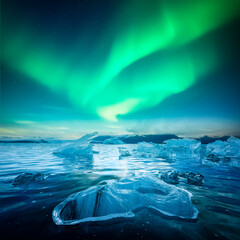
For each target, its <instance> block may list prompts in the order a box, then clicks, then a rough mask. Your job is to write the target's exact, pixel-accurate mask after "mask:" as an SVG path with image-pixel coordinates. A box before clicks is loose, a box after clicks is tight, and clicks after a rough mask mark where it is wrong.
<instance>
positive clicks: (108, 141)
mask: <svg viewBox="0 0 240 240" xmlns="http://www.w3.org/2000/svg"><path fill="white" fill-rule="evenodd" d="M103 144H124V142H123V141H122V140H120V139H119V138H117V137H113V138H108V139H106V140H104V141H103Z"/></svg>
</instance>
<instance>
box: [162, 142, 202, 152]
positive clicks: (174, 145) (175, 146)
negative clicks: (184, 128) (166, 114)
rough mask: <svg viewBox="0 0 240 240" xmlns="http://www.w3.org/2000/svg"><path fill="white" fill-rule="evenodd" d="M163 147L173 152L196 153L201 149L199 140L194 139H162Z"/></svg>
mask: <svg viewBox="0 0 240 240" xmlns="http://www.w3.org/2000/svg"><path fill="white" fill-rule="evenodd" d="M164 143H165V147H166V148H167V149H169V150H171V151H173V152H174V153H190V154H193V153H195V154H197V153H199V151H200V149H201V142H200V141H198V140H195V139H188V138H183V139H169V140H166V141H164Z"/></svg>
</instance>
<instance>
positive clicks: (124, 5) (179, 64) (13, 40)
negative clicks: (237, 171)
mask: <svg viewBox="0 0 240 240" xmlns="http://www.w3.org/2000/svg"><path fill="white" fill-rule="evenodd" d="M160 2H161V4H159V3H160ZM188 3H189V5H188ZM190 3H191V4H190ZM203 3H204V4H203ZM195 4H196V6H197V4H199V5H200V7H198V8H197V7H196V6H195ZM201 4H202V5H201ZM208 4H209V3H208V2H207V1H202V2H201V1H198V0H192V1H190V0H189V1H172V2H171V3H168V2H167V1H154V0H151V1H145V0H142V1H140V2H139V4H136V1H134V0H132V1H130V2H128V1H105V0H103V1H75V0H71V1H63V0H58V1H30V0H23V1H17V0H15V1H14V0H3V1H2V9H1V29H2V44H1V52H2V54H1V112H0V114H1V116H0V124H1V126H0V135H1V136H44V137H46V136H57V137H63V138H75V137H78V136H79V135H81V134H83V133H85V132H89V131H99V132H102V133H114V134H115V133H116V134H122V133H129V132H130V133H132V132H133V133H138V134H139V133H175V134H180V135H183V136H196V135H205V134H208V135H228V134H234V135H239V134H240V107H239V106H240V94H239V93H240V68H239V66H240V47H239V42H240V17H239V13H236V12H235V11H234V8H236V6H239V4H238V3H237V1H235V0H232V1H224V0H221V1H220V3H219V5H220V7H218V8H217V7H216V9H215V7H214V6H209V9H211V11H210V10H209V15H207V14H206V18H207V17H208V18H209V23H208V20H207V19H206V18H203V19H201V15H203V17H205V15H204V14H202V13H204V11H206V9H204V8H206V7H208ZM155 5H156V7H155ZM225 5H226V8H225V9H226V10H225V11H224V6H225ZM231 5H232V6H231ZM156 8H157V9H159V11H156V10H155V9H156ZM221 8H222V9H221ZM166 9H167V10H166ZM189 10H192V12H190V11H189ZM194 11H196V12H197V13H198V15H197V16H196V19H195V18H193V17H194V14H193V13H194ZM226 12H227V13H226ZM181 14H182V15H181ZM166 16H167V18H166ZM179 16H183V17H182V18H184V20H182V19H178V18H177V20H176V19H175V18H176V17H179ZM166 19H167V20H166ZM169 19H170V20H169ZM175 20H176V21H175ZM167 21H168V22H167ZM169 22H170V23H171V29H173V31H174V33H173V35H171V36H170V35H169V34H170V33H169V29H170V27H169ZM203 22H204V23H203ZM212 22H214V24H212ZM166 26H168V29H167V31H166V29H165V27H166ZM158 29H159V32H158V31H157V30H158ZM196 29H200V30H199V31H198V32H197V31H195V30H196ZM185 35H186V37H185ZM162 39H166V40H164V41H165V42H163V40H162ZM160 41H162V43H161V44H160ZM189 64H190V65H189ZM188 67H189V69H188Z"/></svg>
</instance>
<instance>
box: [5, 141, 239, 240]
mask: <svg viewBox="0 0 240 240" xmlns="http://www.w3.org/2000/svg"><path fill="white" fill-rule="evenodd" d="M59 146H60V144H47V143H41V144H39V143H38V144H35V143H29V144H13V143H8V144H0V184H1V187H0V206H1V208H0V229H1V232H3V235H4V236H6V239H33V238H34V239H66V238H72V239H79V238H80V239H124V238H127V239H130V238H131V239H156V238H157V239H238V238H239V237H240V233H239V231H240V230H239V225H240V224H239V223H240V170H239V169H237V168H230V167H227V166H222V167H219V166H213V167H209V166H205V165H203V164H202V161H201V158H200V157H199V156H189V155H183V156H182V157H177V158H173V159H149V158H137V157H126V158H123V159H121V160H119V152H118V147H119V145H102V144H96V145H95V146H94V150H95V151H98V152H99V153H97V154H94V158H93V160H84V159H66V158H60V157H58V156H55V155H53V154H52V152H53V151H54V150H55V149H56V148H58V147H59ZM121 146H122V145H121ZM124 146H125V147H127V148H128V149H129V150H133V149H135V148H136V145H135V144H132V145H127V144H126V145H124ZM171 169H175V170H178V171H192V172H199V173H200V174H202V175H204V177H205V182H204V184H203V186H192V185H188V184H186V183H180V184H179V185H178V187H182V188H184V189H186V190H188V191H189V192H191V193H192V194H193V198H192V202H193V204H194V205H195V206H196V207H197V208H198V210H199V217H198V221H197V222H186V221H180V220H174V219H167V218H164V217H161V216H156V215H153V214H152V213H151V212H149V211H147V210H143V211H141V212H139V213H137V215H136V217H135V218H134V219H132V220H131V221H118V222H114V223H106V224H101V225H86V226H72V227H71V226H68V227H66V226H56V225H55V224H54V223H53V221H52V216H51V214H52V210H53V208H54V207H55V206H56V205H58V204H59V203H60V202H61V201H63V200H64V199H66V198H67V197H68V196H69V195H70V194H72V193H75V192H78V191H81V190H84V189H86V188H88V187H90V186H94V185H97V184H98V183H99V182H101V181H103V180H108V179H121V178H122V177H125V176H127V175H128V174H132V173H135V172H149V173H150V174H155V175H158V174H159V172H164V171H167V170H171ZM25 172H33V173H35V172H41V173H44V174H46V175H47V176H48V177H47V179H46V180H45V181H44V182H41V183H38V184H30V185H28V186H19V187H14V186H12V184H11V183H12V180H13V179H14V178H15V177H16V176H17V175H19V174H21V173H25ZM106 207H107V206H106Z"/></svg>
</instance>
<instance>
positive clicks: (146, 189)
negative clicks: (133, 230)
mask: <svg viewBox="0 0 240 240" xmlns="http://www.w3.org/2000/svg"><path fill="white" fill-rule="evenodd" d="M105 183H106V185H98V186H94V187H91V188H89V189H87V190H85V191H81V192H78V193H76V194H73V195H71V196H70V197H68V198H67V199H66V200H65V201H63V202H62V203H60V204H59V205H57V206H56V207H55V208H54V210H53V213H52V218H53V221H54V222H55V224H57V225H74V224H79V223H85V222H104V221H112V220H114V219H124V218H132V217H134V216H135V213H136V212H138V211H140V210H141V209H143V208H147V209H149V210H151V211H152V212H153V213H155V214H160V215H165V216H168V217H174V218H179V219H186V220H191V219H196V218H197V216H198V210H197V208H196V207H195V206H194V205H193V204H192V202H191V197H192V194H191V193H189V192H188V191H186V190H184V189H180V188H178V187H175V186H172V185H169V184H166V183H164V182H163V181H162V180H160V179H159V178H157V177H155V176H148V175H145V174H142V175H139V176H132V177H127V178H124V179H122V180H120V181H118V180H108V181H106V182H105Z"/></svg>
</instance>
